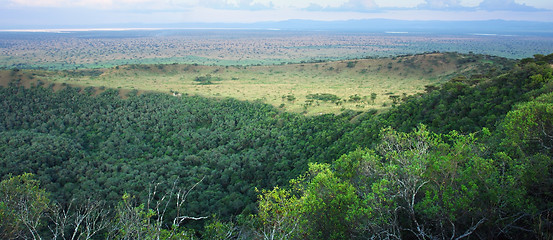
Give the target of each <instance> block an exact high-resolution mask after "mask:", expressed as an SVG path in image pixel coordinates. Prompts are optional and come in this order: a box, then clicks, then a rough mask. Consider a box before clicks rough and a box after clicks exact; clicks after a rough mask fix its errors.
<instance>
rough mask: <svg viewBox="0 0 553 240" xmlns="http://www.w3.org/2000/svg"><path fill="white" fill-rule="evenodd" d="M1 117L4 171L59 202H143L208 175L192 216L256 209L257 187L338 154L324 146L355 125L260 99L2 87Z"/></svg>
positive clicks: (197, 191) (344, 118)
mask: <svg viewBox="0 0 553 240" xmlns="http://www.w3.org/2000/svg"><path fill="white" fill-rule="evenodd" d="M0 118H1V121H0V130H1V131H0V166H1V167H0V176H2V177H3V176H6V175H7V174H9V173H13V174H20V173H23V172H31V173H34V174H36V175H37V178H38V179H39V180H40V181H41V182H42V184H43V186H44V188H45V189H46V190H48V191H49V192H52V199H53V200H56V201H59V202H68V201H69V200H70V199H71V198H77V199H84V198H88V197H94V198H97V199H105V200H106V201H107V202H108V203H109V204H115V203H116V202H117V201H119V199H120V197H121V196H122V194H123V193H124V192H125V191H127V192H128V193H129V194H131V195H135V196H137V197H138V198H139V199H141V200H143V199H144V197H145V194H147V192H146V189H147V188H148V186H149V185H150V184H152V183H159V184H160V190H159V191H164V190H166V188H168V187H169V186H170V185H171V183H173V182H174V181H175V180H176V179H179V181H180V182H181V183H182V184H184V185H189V184H191V183H195V182H197V181H198V179H201V178H203V177H205V180H204V181H203V182H202V183H201V184H200V185H199V186H198V187H197V188H196V189H195V191H194V192H193V193H191V194H190V196H189V198H188V204H189V205H188V207H189V209H188V210H189V214H191V215H209V214H211V213H216V214H219V215H221V216H224V217H228V216H231V215H237V214H240V213H242V212H243V211H245V212H252V211H254V201H255V199H256V193H255V191H254V188H255V187H259V188H268V187H272V186H276V185H284V184H286V183H287V181H288V179H291V178H293V177H295V176H297V175H299V174H300V173H302V172H303V171H305V170H306V169H307V162H308V159H313V158H315V156H316V157H317V158H318V157H319V156H321V155H324V156H326V157H328V160H327V161H330V159H332V158H335V157H336V155H328V154H326V153H325V150H324V149H326V148H327V146H329V145H331V144H332V142H333V141H335V140H336V139H338V138H340V136H341V134H343V132H344V131H345V129H347V128H348V127H349V126H351V124H349V123H348V121H347V119H348V118H349V116H347V115H342V116H333V115H323V116H319V117H316V118H303V117H300V116H298V115H294V114H288V113H278V112H277V110H276V109H275V108H273V107H271V106H269V105H265V104H260V103H255V102H254V103H248V102H241V101H237V100H232V99H225V100H219V101H214V100H210V99H206V98H201V97H186V96H185V97H182V98H175V97H172V96H168V95H165V94H144V95H136V94H130V95H129V98H128V99H125V100H123V99H121V98H119V95H118V92H117V91H115V90H110V89H108V90H106V91H104V92H103V93H101V94H100V95H98V96H95V97H94V96H90V95H88V94H82V93H80V90H79V89H77V88H72V87H67V88H65V89H64V90H61V91H59V92H56V93H54V92H52V91H51V90H50V89H45V88H40V87H38V88H31V89H24V88H22V87H10V88H2V89H0ZM340 154H341V152H340Z"/></svg>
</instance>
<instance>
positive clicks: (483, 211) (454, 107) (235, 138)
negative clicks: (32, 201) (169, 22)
mask: <svg viewBox="0 0 553 240" xmlns="http://www.w3.org/2000/svg"><path fill="white" fill-rule="evenodd" d="M549 56H550V55H548V56H541V55H538V56H536V57H535V58H534V59H525V60H522V61H520V62H519V63H518V64H517V65H516V66H514V67H513V68H512V69H503V68H502V67H501V66H490V68H489V71H487V72H485V71H484V72H482V71H481V72H473V73H467V74H465V75H458V76H456V77H454V78H452V79H451V80H450V81H448V82H446V83H444V84H443V85H441V86H439V87H438V86H428V87H427V89H426V93H425V94H420V95H416V96H405V95H404V96H403V97H400V96H399V95H397V96H394V95H392V96H394V99H396V100H397V102H396V104H398V105H396V106H395V107H394V108H392V109H390V110H389V111H388V112H385V113H383V114H380V115H377V114H376V111H370V112H365V113H360V112H354V111H344V113H342V114H341V115H338V116H335V115H330V114H328V115H322V116H317V117H309V118H307V117H302V116H299V115H295V114H289V113H283V112H279V111H278V110H277V109H275V108H273V107H271V106H269V105H265V104H261V103H259V102H241V101H237V100H233V99H224V100H213V99H206V98H201V97H191V96H184V97H182V98H175V97H172V96H168V95H164V94H143V95H138V94H137V92H133V93H132V94H129V96H128V98H127V99H121V98H120V97H119V93H118V92H117V91H116V90H113V89H108V90H106V91H104V92H102V93H101V94H99V95H98V96H93V95H94V94H93V89H85V90H84V91H81V90H80V89H78V88H72V87H69V86H68V87H66V88H65V89H63V90H60V91H58V92H55V93H54V92H53V91H52V90H51V89H46V88H42V87H32V88H30V89H25V88H23V87H19V86H17V85H18V84H17V83H12V84H11V85H10V87H8V88H0V177H2V178H9V177H8V176H10V174H22V173H24V172H31V173H33V174H35V175H36V178H37V179H38V180H40V182H41V186H42V187H43V188H44V189H45V190H46V191H48V192H50V193H51V197H50V199H52V200H53V201H55V202H60V203H67V202H69V201H70V200H71V199H73V198H75V199H77V200H84V199H88V198H89V197H93V198H96V199H105V200H106V201H107V203H108V205H110V206H111V207H112V209H117V208H116V207H115V206H116V205H117V204H118V203H119V207H121V206H122V205H121V204H122V203H121V196H126V197H127V198H129V197H130V196H135V198H133V201H134V200H136V204H134V203H133V205H132V209H134V210H136V213H139V215H137V216H141V219H145V220H147V221H150V220H151V221H157V219H155V216H154V215H152V214H151V212H149V211H150V209H151V208H149V207H143V206H141V205H140V203H141V202H144V201H145V200H146V199H148V197H147V196H148V189H149V188H150V187H151V186H152V184H158V185H157V186H158V189H157V190H158V192H163V193H166V192H170V191H171V187H172V186H174V184H175V183H177V182H178V184H179V185H182V186H191V185H192V184H194V183H197V182H199V180H200V179H203V181H201V182H200V183H199V184H198V185H197V186H196V187H195V189H194V191H192V192H190V195H188V196H187V201H186V206H185V208H184V209H182V210H183V211H186V215H188V216H215V215H217V216H219V217H217V218H218V219H212V220H210V224H208V225H207V226H205V228H204V234H205V236H209V237H221V236H227V235H226V233H228V234H230V235H228V236H232V237H235V238H238V237H237V236H239V235H242V234H243V233H247V236H251V237H252V238H261V237H262V236H263V235H264V234H269V233H272V234H273V235H271V236H274V237H284V238H296V239H317V238H318V239H354V238H368V237H376V238H378V237H382V238H386V237H388V238H390V237H400V238H421V239H424V238H436V239H438V238H440V239H441V238H450V237H452V238H455V237H464V236H463V235H464V234H467V235H466V236H468V235H470V236H471V237H478V238H486V239H493V238H524V239H527V238H543V239H548V238H551V236H553V229H552V228H551V222H553V218H552V217H551V216H553V211H552V210H551V209H553V204H552V203H553V195H552V193H551V189H552V188H553V164H552V160H551V156H552V151H551V149H552V148H553V138H552V137H551V136H553V129H552V128H551V126H552V120H551V119H552V118H553V115H552V114H553V108H552V103H553V100H552V98H553V97H552V94H551V92H552V91H553V70H552V68H551V66H550V65H549V64H550V61H551V60H550V58H549ZM485 60H486V58H484V57H483V56H480V55H469V56H467V59H464V60H463V61H485ZM506 65H507V64H506ZM495 67H497V68H495ZM494 68H495V69H494ZM376 96H377V95H376V94H371V100H372V101H373V102H374V99H375V98H376ZM308 98H309V99H310V100H320V101H338V100H339V99H336V96H333V95H331V94H326V95H325V94H311V95H309V96H308ZM355 99H356V100H360V99H358V97H355ZM283 100H288V101H294V100H295V97H294V96H292V95H287V96H286V95H285V96H283ZM400 100H401V101H400ZM420 123H423V124H425V125H426V127H425V126H423V125H420ZM414 129H416V130H414ZM488 129H489V130H488ZM413 130H414V131H413ZM340 156H342V157H340ZM309 163H311V164H309ZM290 179H294V180H293V181H292V182H289V180H290ZM275 186H282V187H281V188H273V187H275ZM256 188H259V189H273V190H272V191H267V190H262V191H261V196H257V195H258V194H259V192H257V191H256ZM125 193H126V194H125ZM158 196H161V195H158ZM256 199H258V200H259V204H258V205H256V203H255V201H256ZM155 200H159V199H155ZM123 203H125V202H124V201H123ZM2 204H3V203H0V210H1V207H2V206H4V205H2ZM129 206H131V205H129ZM256 207H257V208H256ZM4 209H5V208H4ZM256 210H259V214H258V215H256V216H257V219H256V218H253V219H249V220H247V221H243V222H242V223H236V225H235V224H234V223H233V222H224V221H221V220H219V219H225V220H227V219H231V217H232V216H236V215H239V214H241V213H242V214H243V215H242V216H241V218H240V219H247V218H248V217H246V216H247V214H249V213H255V212H256ZM179 211H180V210H179ZM5 213H6V211H5V210H4V212H0V214H4V215H2V216H4V217H2V218H8V217H9V218H10V219H13V218H14V217H13V216H14V215H13V214H12V215H10V216H8V215H6V214H5ZM10 214H11V213H10ZM140 214H142V215H140ZM212 214H214V215H212ZM167 215H168V216H169V215H170V216H175V215H176V210H175V209H171V208H170V209H169V210H168V212H167ZM5 216H8V217H5ZM120 216H123V215H120ZM129 216H130V215H129ZM144 216H146V217H144ZM275 221H276V222H275ZM200 224H202V223H200ZM240 224H242V225H240ZM246 225H247V226H246ZM129 226H130V225H129ZM151 227H152V226H150V225H145V227H141V228H137V229H142V230H147V231H150V230H151V229H150V228H151ZM200 227H201V226H196V229H201V228H200ZM164 229H165V230H160V229H157V230H155V231H157V234H158V235H163V234H166V233H177V232H178V233H179V234H180V235H179V236H183V237H184V236H192V235H190V233H189V232H187V231H184V229H171V227H170V225H167V224H166V225H164ZM238 229H240V230H238ZM177 230H178V231H177ZM242 230H244V231H242ZM119 233H120V234H121V236H123V235H124V236H126V235H125V234H126V233H125V232H124V231H121V230H120V229H119ZM242 236H243V235H242ZM267 236H268V235H267Z"/></svg>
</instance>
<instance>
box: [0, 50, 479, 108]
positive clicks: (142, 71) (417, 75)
mask: <svg viewBox="0 0 553 240" xmlns="http://www.w3.org/2000/svg"><path fill="white" fill-rule="evenodd" d="M466 57H467V56H463V55H458V54H443V53H435V54H425V55H415V56H405V57H397V58H382V59H359V60H348V61H337V62H318V63H302V64H286V65H274V66H204V65H188V64H168V65H123V66H118V67H114V68H109V69H94V70H74V71H56V72H53V71H34V72H33V71H31V70H25V72H26V75H32V76H36V77H38V78H40V79H41V80H43V81H46V82H49V83H54V84H56V85H61V84H70V85H77V86H83V87H87V86H93V87H101V86H102V87H105V88H115V89H122V90H123V89H125V90H129V89H137V90H141V91H158V92H166V93H171V92H177V93H180V94H188V95H201V96H205V97H213V98H226V97H230V98H236V99H240V100H245V101H261V102H264V103H268V104H271V105H274V106H275V107H278V108H281V109H283V110H285V111H291V112H297V113H304V114H306V115H316V114H323V113H340V112H341V111H344V110H346V109H352V110H363V111H364V110H371V109H375V110H382V109H385V108H387V107H389V106H391V105H392V104H394V102H393V100H394V99H393V98H396V100H399V99H401V98H403V97H405V96H408V95H413V94H416V93H419V92H423V91H424V89H425V86H426V85H432V84H438V83H440V82H441V81H444V80H446V79H448V78H449V77H451V76H452V75H456V74H458V73H460V72H463V71H468V70H470V69H471V68H473V67H474V64H475V63H470V62H468V63H459V62H460V61H459V60H460V59H463V58H466ZM8 72H9V71H5V73H3V75H0V76H2V78H8V77H9V76H7V75H10V74H9V73H8ZM31 72H32V73H31ZM12 75H13V73H12ZM20 75H21V74H20ZM20 78H22V79H24V80H25V79H28V78H30V77H29V76H27V77H25V76H23V75H22V77H20ZM198 79H203V80H206V79H207V80H210V81H204V82H199V81H198ZM4 82H6V81H4ZM27 85H29V84H27ZM314 94H328V95H335V96H336V98H338V99H339V100H333V101H324V100H320V99H313V98H308V96H310V95H311V96H313V95H314ZM371 95H373V96H375V97H376V98H374V99H372V98H371Z"/></svg>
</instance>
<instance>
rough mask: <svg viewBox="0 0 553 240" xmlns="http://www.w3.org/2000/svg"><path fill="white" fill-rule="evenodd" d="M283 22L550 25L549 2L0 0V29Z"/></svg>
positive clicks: (551, 11) (552, 8) (552, 15)
mask: <svg viewBox="0 0 553 240" xmlns="http://www.w3.org/2000/svg"><path fill="white" fill-rule="evenodd" d="M289 19H308V20H319V21H335V20H351V19H397V20H447V21H462V20H496V19H501V20H517V21H540V22H553V0H393V1H391V0H0V29H1V28H4V29H6V28H14V27H25V26H42V27H47V26H90V27H93V26H103V25H109V24H144V25H148V24H173V23H253V22H266V21H284V20H289Z"/></svg>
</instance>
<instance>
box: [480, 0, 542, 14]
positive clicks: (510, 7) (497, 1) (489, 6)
mask: <svg viewBox="0 0 553 240" xmlns="http://www.w3.org/2000/svg"><path fill="white" fill-rule="evenodd" d="M479 8H480V9H482V10H487V11H500V10H503V11H536V10H539V9H537V8H535V7H531V6H528V5H526V4H520V3H516V2H515V0H484V1H482V2H481V3H480V5H479Z"/></svg>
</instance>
